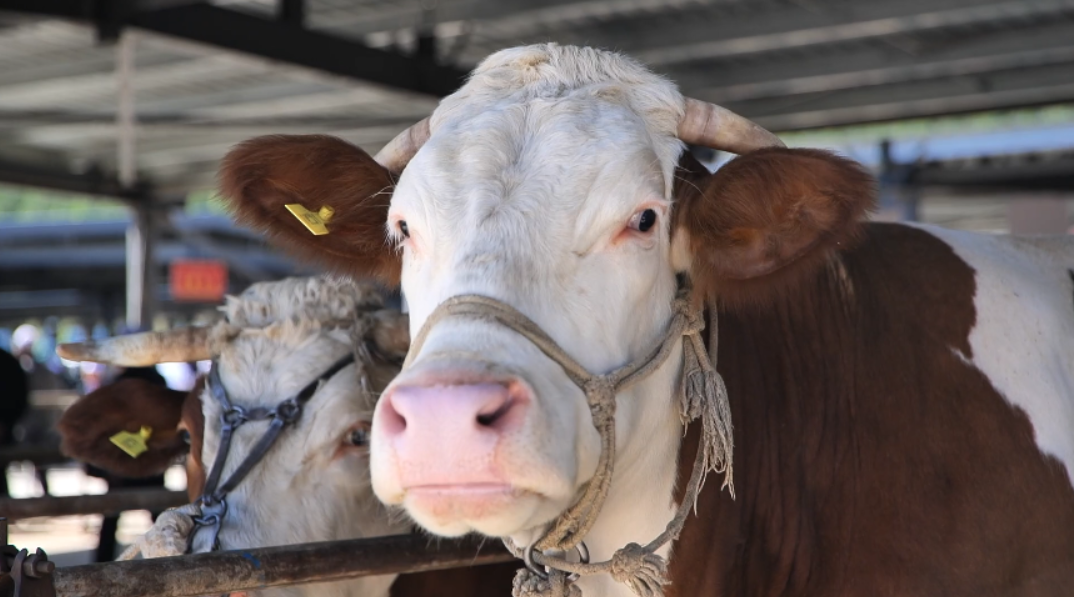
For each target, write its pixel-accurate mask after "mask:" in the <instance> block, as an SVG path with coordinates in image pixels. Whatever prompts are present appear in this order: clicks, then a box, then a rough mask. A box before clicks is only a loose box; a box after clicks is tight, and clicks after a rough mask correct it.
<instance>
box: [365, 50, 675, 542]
mask: <svg viewBox="0 0 1074 597" xmlns="http://www.w3.org/2000/svg"><path fill="white" fill-rule="evenodd" d="M515 58H516V57H510V56H508V57H505V58H504V60H505V61H508V62H510V61H512V60H514V59H515ZM575 66H578V65H575ZM543 67H548V65H544V66H543ZM543 67H538V68H543ZM489 70H491V71H492V72H493V73H495V72H496V69H494V68H492V67H489ZM501 70H502V69H501ZM479 72H481V69H479ZM480 76H481V75H478V77H480ZM489 76H490V77H491V76H492V75H489ZM650 79H652V81H651V82H649V83H648V85H649V89H647V91H648V92H649V93H650V94H653V95H658V96H659V94H657V93H655V92H654V91H653V88H654V87H655V88H656V91H657V92H661V91H662V92H665V93H664V96H659V100H660V101H663V102H664V103H663V104H660V103H659V102H658V101H654V100H650V103H649V104H648V107H649V108H650V109H651V110H652V111H653V112H656V113H659V114H661V115H662V116H663V121H665V122H668V123H671V125H672V126H671V127H665V130H661V129H660V125H661V122H662V121H661V119H660V118H649V119H648V120H647V119H646V118H645V117H643V116H642V115H640V114H639V113H638V111H637V105H638V104H639V103H642V101H643V100H640V99H638V98H637V97H636V96H635V95H632V94H633V90H632V88H631V87H630V86H629V85H621V84H593V85H582V86H581V87H580V88H579V89H577V90H576V91H574V92H571V93H562V94H561V95H559V96H556V97H554V98H544V97H540V94H539V93H538V94H536V95H537V96H536V97H529V98H527V99H525V100H524V101H520V100H519V98H518V97H517V94H501V95H496V94H491V96H489V97H485V96H482V94H480V93H477V92H473V93H471V94H469V95H468V96H467V97H466V98H464V99H460V100H458V101H456V102H455V103H452V102H451V101H450V100H445V104H443V105H442V107H441V109H440V111H438V113H437V115H436V116H434V123H435V126H436V130H435V132H434V134H433V136H432V137H431V139H430V140H429V141H428V143H426V144H425V146H424V147H423V148H422V150H421V151H420V152H419V153H418V154H417V155H416V156H415V158H414V159H413V161H411V162H410V164H409V165H408V166H407V168H406V170H405V172H404V173H403V175H402V177H401V179H400V181H399V184H398V186H397V188H396V189H395V193H394V196H393V199H392V203H391V207H390V209H389V214H388V226H389V229H390V230H391V233H392V235H393V237H394V238H395V239H396V240H397V242H398V243H399V245H400V247H401V249H402V254H403V260H402V261H403V268H402V286H403V291H404V293H405V294H406V296H407V299H408V302H409V305H410V315H411V328H410V329H411V331H412V333H416V332H417V330H418V329H419V328H420V327H421V326H422V325H423V324H424V322H425V320H426V318H427V317H428V316H429V314H430V313H431V312H432V310H433V309H435V308H436V306H437V305H439V304H440V303H441V302H443V301H444V300H445V299H448V298H450V297H453V296H456V295H460V294H467V293H474V294H479V295H484V296H489V297H493V298H496V299H499V300H501V301H504V302H506V303H508V304H510V305H512V306H514V307H515V308H516V309H518V310H520V311H521V312H523V313H524V314H526V315H527V316H528V317H530V318H531V319H533V320H534V321H535V322H536V323H537V324H538V325H540V326H541V327H542V328H543V329H544V330H545V331H546V332H547V333H548V334H549V335H550V336H551V337H552V338H553V339H555V340H556V341H557V342H558V343H559V344H560V345H561V346H562V347H563V348H564V349H565V350H566V351H567V352H568V353H569V354H570V355H571V356H572V357H573V358H575V359H576V360H577V361H578V362H579V363H581V364H582V365H584V366H585V367H586V368H587V369H588V370H590V371H591V372H594V373H604V372H607V371H610V370H612V369H614V368H616V367H619V366H622V365H624V364H626V363H628V362H630V361H632V360H634V359H636V358H638V357H639V356H642V355H644V354H645V353H646V352H647V351H648V350H649V348H650V347H651V346H652V345H653V344H654V342H656V341H657V339H658V338H659V337H660V336H661V334H662V332H663V331H664V329H665V328H666V326H667V322H668V321H669V319H670V316H671V301H672V299H673V297H674V293H675V275H674V271H673V268H672V265H671V247H670V241H669V236H670V226H669V222H670V219H669V212H670V208H671V202H670V199H671V183H672V169H673V167H674V164H675V159H676V157H677V153H678V151H680V149H681V144H680V143H679V142H678V141H677V140H676V139H675V138H674V134H673V133H674V128H673V125H674V123H675V122H676V118H677V117H676V116H675V110H676V108H677V106H678V104H676V101H678V102H680V104H681V98H679V97H678V96H677V94H675V93H674V92H673V91H672V90H670V87H668V88H667V89H664V88H661V87H659V85H660V84H661V82H660V81H659V80H658V79H656V78H655V77H651V76H650ZM477 84H478V86H479V87H480V84H481V82H480V80H478V81H477ZM665 85H666V84H665ZM665 96H666V97H665ZM437 117H439V121H437V120H436V119H437ZM666 129H670V130H666ZM412 358H413V359H414V360H413V364H412V366H411V367H410V368H409V369H408V370H407V371H405V372H404V373H403V374H402V375H401V376H400V377H398V378H397V379H396V380H395V381H394V382H393V384H392V385H391V386H390V388H389V390H388V391H386V393H385V396H384V398H382V400H381V401H380V403H379V404H378V408H377V414H376V418H375V423H374V433H373V448H372V451H373V457H372V472H373V485H374V488H375V490H376V492H377V495H378V496H379V497H380V498H381V499H382V500H384V501H385V502H386V503H389V504H402V505H403V506H404V507H405V508H406V510H407V512H408V513H410V514H411V515H412V516H413V517H414V518H415V519H416V520H417V521H418V522H419V523H421V524H422V525H423V526H425V527H426V528H428V529H430V530H432V531H433V532H435V533H438V534H442V535H458V534H463V533H466V532H469V531H473V530H476V531H479V532H482V533H485V534H490V535H498V536H505V535H516V534H518V533H520V532H523V531H526V530H528V529H532V528H534V527H536V526H537V525H540V524H542V523H545V522H548V521H549V520H551V519H552V518H554V517H555V516H556V515H558V514H559V513H560V512H562V511H563V510H564V509H565V508H567V507H568V506H569V505H570V504H571V502H572V501H573V499H575V498H576V496H577V495H578V492H579V491H580V489H581V488H582V486H583V485H584V484H585V483H586V482H587V481H588V480H589V479H590V478H591V476H592V474H593V472H594V470H595V467H596V463H597V460H598V457H599V455H600V446H599V437H598V435H597V432H596V430H595V429H594V428H593V425H592V423H591V417H590V412H589V407H588V406H587V404H586V400H585V396H584V395H583V393H582V391H581V390H580V389H579V388H578V387H577V386H576V385H575V384H574V383H572V382H571V380H570V379H569V378H568V377H567V376H566V374H565V373H564V372H563V370H562V369H561V367H560V366H559V365H557V364H556V363H555V362H554V361H552V360H550V359H549V358H547V357H546V356H544V355H543V353H541V352H540V351H539V350H537V349H536V348H535V347H534V346H533V345H532V344H530V343H529V342H528V341H527V340H525V339H524V338H522V337H521V336H519V335H517V334H515V333H514V332H512V331H510V330H509V329H507V328H505V327H503V326H500V325H496V324H491V323H486V322H481V321H477V320H474V319H465V318H464V319H459V318H449V319H447V320H444V321H442V322H441V323H439V324H437V325H436V326H435V327H433V328H432V329H431V331H430V333H429V335H428V337H427V339H426V342H425V343H424V345H423V347H422V349H421V351H420V352H419V353H418V354H417V355H412ZM677 360H678V358H677V357H676V358H673V359H672V362H671V363H669V364H668V366H666V367H665V368H664V369H663V371H662V373H661V374H660V375H657V376H655V377H653V378H651V379H649V380H647V382H646V383H645V384H643V385H642V386H639V387H636V388H635V389H633V390H632V391H630V392H629V393H627V394H624V395H621V396H620V398H619V401H618V411H617V419H616V420H617V426H618V429H617V431H618V438H619V446H618V448H619V451H620V456H619V460H620V461H623V460H626V461H629V460H631V459H632V458H634V457H637V456H639V454H637V453H632V449H633V451H634V452H638V451H639V450H640V448H638V446H637V444H640V443H645V440H644V439H643V438H651V437H652V436H653V434H654V433H657V432H658V433H659V434H660V435H661V436H663V435H666V430H667V429H668V428H671V427H674V426H675V425H677V424H678V423H677V417H676V416H674V415H675V413H674V409H671V408H669V404H670V401H671V395H672V393H671V392H670V391H669V390H670V388H671V386H670V384H671V383H672V382H673V381H674V379H673V376H674V371H676V368H675V367H674V366H673V364H674V362H675V361H677ZM657 450H658V451H661V450H660V449H659V447H658V448H657ZM624 466H626V465H624Z"/></svg>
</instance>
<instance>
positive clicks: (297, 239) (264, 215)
mask: <svg viewBox="0 0 1074 597" xmlns="http://www.w3.org/2000/svg"><path fill="white" fill-rule="evenodd" d="M393 186H394V182H393V179H392V177H391V175H390V174H389V172H388V171H387V170H386V169H385V168H384V167H383V166H381V165H380V164H378V163H377V162H376V161H375V160H374V159H373V158H371V157H370V156H369V154H367V153H366V152H364V151H362V150H361V149H359V148H358V147H355V146H354V145H351V144H350V143H347V142H346V141H343V140H342V139H339V138H336V137H331V136H328V135H269V136H264V137H257V138H255V139H250V140H248V141H245V142H243V143H241V144H239V145H237V146H236V147H235V148H233V149H232V150H231V151H230V152H229V153H228V154H227V156H226V157H225V158H224V160H223V163H222V164H221V167H220V194H221V195H222V196H223V198H224V199H225V200H226V201H227V203H228V205H229V207H230V209H231V211H232V213H233V214H234V216H235V219H236V220H237V221H238V222H240V223H241V224H244V225H246V226H249V227H251V228H254V229H256V230H259V231H262V232H264V233H266V234H267V235H268V237H269V239H270V240H271V241H272V242H274V243H275V244H276V245H278V246H280V247H282V248H284V249H285V250H287V251H288V254H292V255H295V256H298V257H301V258H304V259H307V260H309V261H311V262H314V263H316V264H318V265H322V266H324V267H327V268H328V269H330V270H333V271H336V272H339V273H343V274H347V275H350V276H354V277H356V278H368V277H373V278H377V279H379V280H381V281H383V282H385V283H388V284H390V285H392V286H395V285H397V284H398V283H399V273H400V271H399V270H400V268H401V261H400V257H399V253H398V252H397V251H395V250H394V249H393V248H392V247H391V246H390V244H389V243H388V238H387V234H386V228H385V226H386V223H387V219H388V204H389V202H390V201H391V194H392V189H393ZM288 205H291V206H296V205H298V206H302V208H304V209H306V210H308V211H309V212H310V213H314V214H316V213H318V212H319V213H320V215H319V216H315V217H314V220H316V218H317V217H323V216H325V215H328V214H329V213H330V217H328V219H327V221H325V222H324V227H325V228H326V229H327V234H320V235H317V234H314V233H313V232H312V231H311V230H310V228H308V227H307V226H306V224H304V223H303V222H302V219H301V218H300V217H299V216H296V214H295V213H293V211H292V210H298V211H299V212H301V211H302V208H296V207H292V208H291V209H288V208H287V207H286V206H288ZM325 208H328V209H325ZM329 210H330V212H329ZM307 221H308V220H307ZM313 225H314V226H313V227H314V228H315V229H316V228H317V222H316V221H314V223H313ZM322 232H323V230H322Z"/></svg>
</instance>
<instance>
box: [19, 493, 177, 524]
mask: <svg viewBox="0 0 1074 597" xmlns="http://www.w3.org/2000/svg"><path fill="white" fill-rule="evenodd" d="M188 501H189V498H188V497H187V494H186V492H185V491H165V490H162V489H116V490H113V491H110V492H108V493H105V494H101V495H72V496H64V497H52V496H49V497H40V498H24V499H12V498H0V516H4V517H7V519H8V520H18V519H20V518H32V517H34V516H72V515H78V514H106V515H107V514H118V513H120V512H125V511H127V510H149V511H151V512H159V511H161V510H165V509H167V508H174V507H176V506H181V505H183V504H185V503H187V502H188Z"/></svg>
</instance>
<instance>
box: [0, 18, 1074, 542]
mask: <svg viewBox="0 0 1074 597" xmlns="http://www.w3.org/2000/svg"><path fill="white" fill-rule="evenodd" d="M544 41H557V42H560V43H571V44H585V45H595V46H600V47H605V48H610V49H615V50H620V51H623V52H626V53H628V54H630V55H632V56H634V57H636V58H638V59H639V60H641V61H642V62H644V63H646V64H648V65H649V66H651V67H652V68H653V69H654V70H656V71H659V72H661V73H664V74H666V75H667V76H668V77H670V78H671V79H673V80H674V81H676V82H677V83H678V84H679V85H680V86H681V88H682V90H683V92H684V93H686V94H688V95H690V96H693V97H696V98H698V99H702V100H707V101H712V102H716V103H719V104H722V105H724V106H726V107H728V108H730V109H732V110H735V111H737V112H739V113H741V114H743V115H745V116H747V117H749V118H751V119H753V120H755V121H757V122H758V123H760V124H761V125H763V126H765V127H766V128H768V129H770V130H772V131H774V132H777V133H778V134H780V135H781V136H782V137H783V139H784V140H785V141H786V142H787V143H788V144H789V145H791V146H810V147H826V148H831V149H835V150H837V151H840V152H842V153H844V154H847V155H849V156H851V157H853V158H855V159H857V160H859V161H861V162H863V163H865V164H866V165H868V166H869V167H870V168H871V169H872V170H873V171H874V172H875V173H876V175H877V176H878V177H879V180H880V181H881V198H882V202H881V203H882V204H881V210H880V213H879V214H877V218H878V219H884V220H904V221H921V222H929V223H935V224H940V225H943V226H948V227H952V228H961V229H968V230H980V231H990V232H1016V233H1027V234H1034V233H1047V234H1066V233H1069V232H1070V231H1071V229H1072V220H1071V215H1070V213H1071V210H1070V203H1071V200H1072V199H1074V0H927V1H926V0H899V1H896V2H892V1H889V0H383V1H382V0H216V1H210V2H198V1H190V0H0V349H2V350H5V351H7V352H10V354H11V355H12V356H13V357H14V358H15V360H17V361H18V368H19V369H21V370H22V372H23V374H24V375H25V377H26V379H27V380H28V382H27V383H28V389H29V391H28V398H26V399H25V400H26V404H25V405H24V406H23V407H20V406H19V404H18V402H19V400H21V399H20V398H19V397H18V391H17V388H16V386H17V383H16V381H15V377H14V376H15V374H14V373H12V374H10V375H9V376H8V377H2V375H0V412H2V413H5V414H4V417H6V421H5V422H3V424H4V425H6V426H7V428H6V431H2V432H0V443H3V444H4V445H5V446H6V447H5V448H2V450H4V451H3V452H0V454H3V455H4V456H3V457H2V458H0V466H4V467H7V468H6V471H7V473H8V474H7V479H8V480H9V481H10V483H9V484H7V485H9V487H6V488H5V487H0V489H3V491H6V492H8V493H10V495H11V496H13V497H20V498H21V497H32V496H40V495H44V494H45V493H51V494H53V495H63V494H72V493H95V492H103V491H106V490H107V488H108V482H106V481H104V480H102V479H99V478H96V477H92V476H87V475H86V474H85V473H84V471H83V470H82V469H81V468H79V467H78V466H77V465H75V464H72V463H70V462H67V461H65V460H64V459H63V458H61V457H59V456H57V455H56V453H55V452H56V446H57V445H58V438H57V437H56V436H55V434H54V433H53V432H52V424H53V423H54V421H55V419H56V418H57V417H58V415H59V413H61V412H62V410H63V409H64V408H65V407H66V406H67V405H69V404H70V403H71V402H72V401H73V400H74V399H76V398H77V397H78V396H79V395H80V394H81V393H83V392H87V391H90V390H92V389H94V388H96V387H98V386H99V385H100V384H102V383H107V382H108V381H110V380H111V379H112V377H114V376H115V375H116V374H117V372H115V371H109V370H107V369H105V368H103V367H100V366H92V365H84V366H78V365H77V364H75V363H68V362H64V361H62V360H60V359H59V358H58V357H57V356H56V355H55V352H54V347H55V345H56V343H57V342H67V341H77V340H82V339H86V338H99V337H106V336H110V335H114V334H118V333H123V332H126V331H132V330H139V329H167V328H170V327H173V326H177V325H189V324H205V323H209V322H211V321H213V320H214V318H215V317H216V316H217V315H216V310H215V306H216V305H217V304H218V303H219V302H220V300H221V298H222V296H223V295H224V293H226V292H231V293H236V292H239V291H241V290H242V289H244V288H245V287H247V286H248V285H249V284H251V283H253V282H257V281H261V280H275V279H279V278H281V277H284V276H287V275H298V274H308V273H312V271H313V270H311V269H309V268H308V267H307V266H304V265H303V264H301V263H297V262H295V261H293V260H291V259H290V258H289V257H288V256H287V255H285V254H280V253H279V252H276V251H274V250H272V249H270V248H268V247H267V246H266V245H265V244H264V243H263V242H262V240H261V239H260V238H259V237H258V236H256V235H253V234H251V233H249V232H247V231H245V230H242V229H238V228H236V227H235V226H234V225H232V223H231V222H230V220H229V218H228V217H227V214H226V213H224V212H223V210H222V209H221V207H220V205H219V204H218V203H217V202H216V201H215V199H214V195H213V183H214V176H215V172H216V168H217V165H218V160H219V159H220V157H221V156H222V155H223V154H224V153H225V152H226V151H227V150H228V149H229V148H230V147H231V146H232V145H233V144H235V143H237V142H239V141H242V140H244V139H246V138H249V137H253V136H257V135H262V134H269V133H315V132H323V133H331V134H333V135H338V136H340V137H343V138H345V139H347V140H349V141H351V142H353V143H356V144H358V145H360V146H361V147H363V148H365V149H366V150H367V151H369V152H370V153H373V152H375V151H377V150H378V149H379V148H380V147H381V146H382V145H383V144H384V143H386V142H387V141H388V140H390V139H391V138H392V137H394V136H395V135H396V134H397V133H399V132H400V131H401V130H403V129H404V128H406V127H407V126H409V125H410V124H412V123H413V122H415V121H417V120H419V119H421V118H423V117H425V116H427V115H428V114H429V113H430V112H431V111H432V110H433V108H434V107H435V106H436V103H437V100H438V98H439V97H441V96H443V95H446V94H448V93H450V92H451V91H453V90H454V89H455V88H457V87H458V85H459V84H460V82H461V80H462V79H463V77H464V76H465V73H466V72H467V71H468V70H469V69H471V68H472V67H473V66H474V65H475V64H476V63H477V62H479V61H480V60H481V59H482V58H483V57H484V56H486V55H487V54H489V53H491V52H494V51H496V50H498V49H501V48H504V47H509V46H514V45H519V44H526V43H534V42H544ZM695 153H697V154H698V156H699V157H700V158H702V160H703V161H705V163H707V164H709V165H710V167H712V168H716V167H719V165H720V164H722V163H723V162H724V161H726V160H727V159H728V157H729V156H727V155H721V154H719V153H716V152H712V151H709V150H702V149H695ZM0 356H2V355H0ZM198 367H199V366H198V365H195V364H191V365H185V364H177V365H174V366H173V365H162V366H158V368H157V371H158V373H159V374H160V375H161V377H162V378H163V380H164V382H165V383H167V384H168V385H169V386H170V387H172V388H174V389H188V388H189V387H190V386H191V385H192V384H193V382H194V377H195V374H196V373H197V370H198ZM202 368H203V365H202ZM20 383H21V382H20ZM163 483H165V484H166V485H167V486H168V487H170V488H173V489H181V488H182V487H183V484H184V480H183V478H182V474H181V473H179V472H175V474H169V475H168V476H167V478H166V479H165V480H164V481H163ZM123 521H125V522H122V523H121V524H119V526H118V529H119V533H120V539H121V541H122V540H125V539H129V537H130V536H132V533H135V532H141V531H142V530H144V528H145V527H146V526H148V524H149V516H148V514H147V513H145V512H133V513H127V514H125V515H124V518H123ZM101 524H102V523H101V517H100V516H96V517H94V516H87V517H73V518H71V517H69V518H64V519H50V520H49V521H40V520H38V521H35V520H34V519H30V520H25V521H20V522H19V523H18V524H17V525H15V527H14V529H13V538H12V542H14V543H20V541H19V537H22V541H21V543H22V544H26V545H34V546H36V545H41V546H43V547H45V548H46V550H49V551H50V553H54V552H56V551H60V552H64V551H66V552H70V553H71V554H73V555H72V556H71V557H72V558H74V559H73V560H70V561H88V560H89V559H93V557H104V558H105V559H108V557H109V556H108V555H107V554H106V555H104V556H101V555H100V554H98V556H93V554H92V553H91V552H92V550H93V549H94V548H95V546H96V545H97V544H98V533H99V532H100V528H101ZM57 525H59V526H57ZM113 526H114V525H113ZM112 532H114V529H113V530H109V531H107V532H103V533H101V534H102V536H103V534H107V533H112ZM19 533H23V535H19ZM35 533H36V535H35ZM80 550H83V551H80ZM79 558H81V560H80V559H79Z"/></svg>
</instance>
